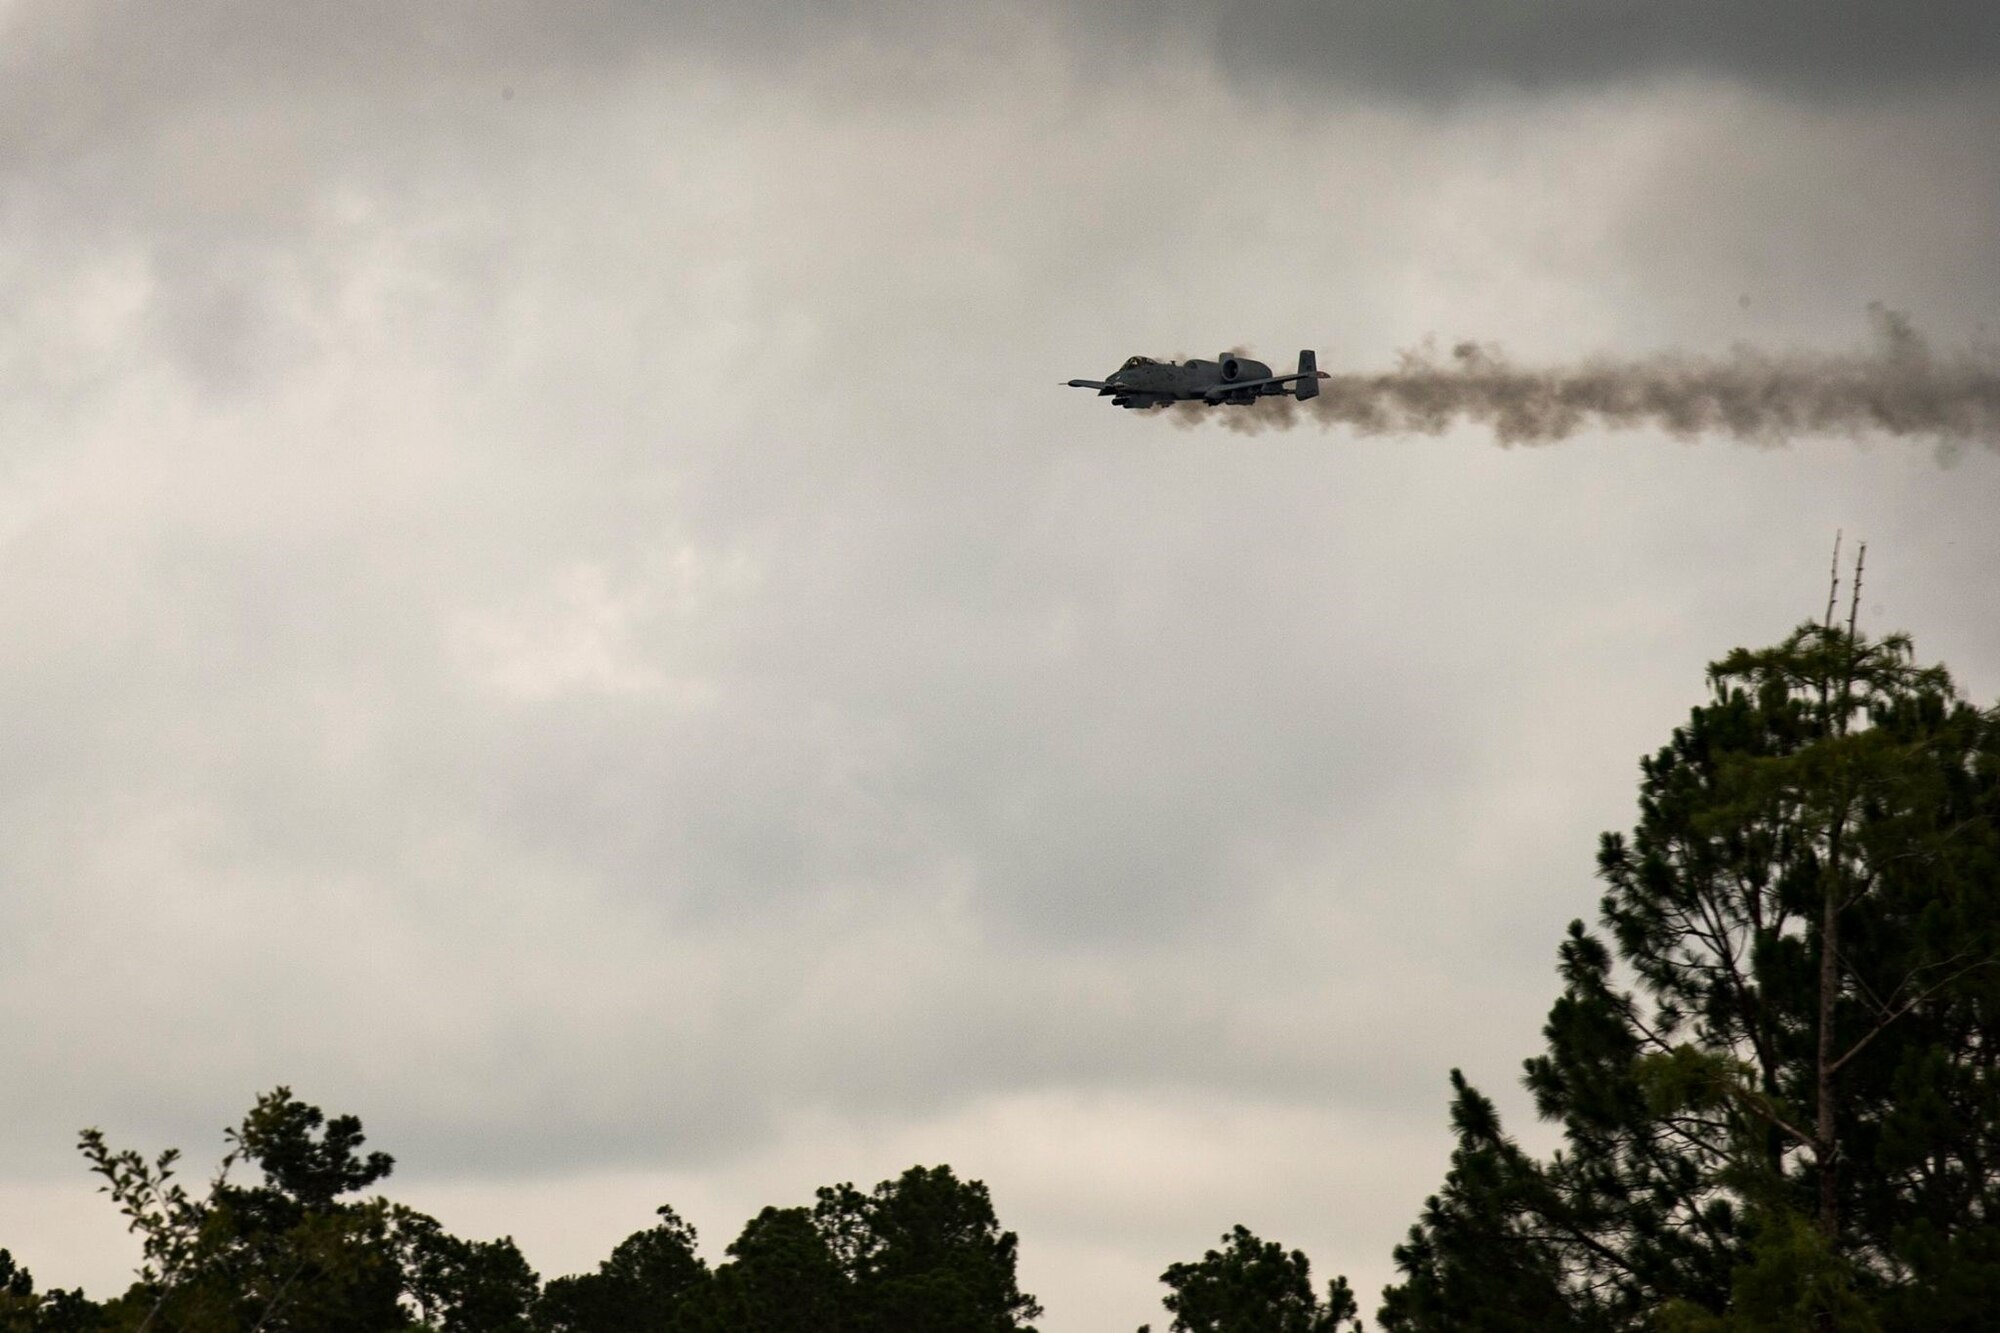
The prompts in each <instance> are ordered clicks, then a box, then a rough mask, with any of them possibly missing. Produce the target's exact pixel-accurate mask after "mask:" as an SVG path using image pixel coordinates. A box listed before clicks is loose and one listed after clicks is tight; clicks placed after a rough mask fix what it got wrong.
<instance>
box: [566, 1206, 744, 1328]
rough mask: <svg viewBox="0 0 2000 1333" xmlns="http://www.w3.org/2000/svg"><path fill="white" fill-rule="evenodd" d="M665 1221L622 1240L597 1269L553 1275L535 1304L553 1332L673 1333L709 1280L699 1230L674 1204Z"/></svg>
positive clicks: (664, 1210) (665, 1211) (665, 1212)
mask: <svg viewBox="0 0 2000 1333" xmlns="http://www.w3.org/2000/svg"><path fill="white" fill-rule="evenodd" d="M659 1216H660V1221H659V1223H658V1224H657V1225H655V1226H652V1227H648V1228H647V1229H646V1230H644V1231H639V1232H634V1233H633V1234H632V1235H630V1236H627V1237H626V1238H625V1239H624V1240H622V1241H619V1242H618V1244H617V1246H616V1247H615V1248H614V1249H613V1250H612V1251H611V1257H610V1258H608V1259H606V1260H604V1261H603V1262H602V1263H600V1264H599V1265H598V1266H597V1271H596V1272H595V1273H584V1274H581V1275H579V1276H576V1277H561V1278H556V1279H554V1280H553V1281H551V1282H550V1283H549V1284H548V1286H547V1288H546V1289H545V1290H544V1291H543V1293H542V1298H541V1301H540V1303H539V1304H538V1305H537V1306H536V1307H535V1327H536V1328H538V1329H545V1330H548V1333H667V1331H668V1330H673V1329H676V1328H677V1327H678V1326H679V1322H678V1321H680V1320H682V1319H684V1318H685V1317H686V1312H687V1309H688V1307H689V1305H690V1303H691V1302H693V1301H694V1300H696V1299H698V1297H699V1293H700V1291H701V1288H702V1287H703V1285H704V1284H705V1283H706V1282H707V1280H708V1265H707V1264H705V1263H703V1262H702V1260H701V1256H699V1255H697V1254H696V1253H695V1230H694V1228H693V1227H692V1226H690V1225H688V1224H687V1223H686V1222H684V1221H682V1220H681V1219H680V1217H679V1216H678V1215H676V1214H675V1212H674V1210H673V1209H671V1208H661V1209H660V1210H659Z"/></svg>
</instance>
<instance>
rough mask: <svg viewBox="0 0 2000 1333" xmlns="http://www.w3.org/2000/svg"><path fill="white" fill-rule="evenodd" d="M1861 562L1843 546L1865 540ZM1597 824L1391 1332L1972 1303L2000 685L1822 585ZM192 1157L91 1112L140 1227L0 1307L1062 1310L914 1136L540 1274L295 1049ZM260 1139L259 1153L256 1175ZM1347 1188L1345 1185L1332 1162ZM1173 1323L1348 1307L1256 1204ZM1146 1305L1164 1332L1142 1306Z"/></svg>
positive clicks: (1991, 1259)
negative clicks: (111, 1127)
mask: <svg viewBox="0 0 2000 1333" xmlns="http://www.w3.org/2000/svg"><path fill="white" fill-rule="evenodd" d="M1857 581H1858V570H1857ZM1709 684H1710V691H1709V697H1708V698H1707V699H1706V701H1705V702H1703V703H1702V704H1700V705H1699V706H1697V707H1695V708H1694V709H1693V710H1692V711H1691V713H1690V715H1689V718H1688V720H1687V722H1686V724H1685V725H1683V726H1681V727H1678V728H1676V729H1675V730H1674V732H1673V733H1672V735H1671V737H1670V739H1669V740H1668V742H1667V743H1666V744H1665V745H1664V746H1663V747H1662V748H1661V749H1660V750H1659V751H1658V752H1657V753H1655V754H1654V755H1652V756H1650V757H1649V758H1646V759H1645V760H1643V761H1642V763H1641V781H1640V786H1639V818H1638V822H1637V824H1636V826H1635V827H1634V828H1633V830H1632V831H1631V833H1630V834H1629V835H1624V834H1606V835H1604V837H1603V840H1602V843H1601V846H1600V849H1599V853H1598V869H1599V874H1600V876H1601V878H1602V880H1603V882H1604V885H1605V891H1604V894H1603V897H1602V900H1601V902H1600V903H1599V908H1598V927H1597V928H1596V929H1594V930H1593V929H1590V928H1587V927H1586V926H1585V925H1584V924H1583V922H1581V921H1578V922H1574V923H1572V924H1571V926H1570V928H1569V930H1568V933H1567V935H1566V936H1565V938H1564V939H1563V940H1562V941H1561V944H1560V947H1559V950H1558V975H1559V980H1560V986H1561V989H1560V993H1559V994H1558V996H1557V998H1556V1000H1555V1003H1554V1005H1553V1007H1552V1008H1551V1009H1550V1011H1549V1017H1548V1021H1547V1024H1546V1026H1545V1027H1544V1029H1543V1035H1544V1038H1545V1042H1546V1044H1545V1048H1544V1049H1543V1051H1542V1052H1541V1053H1540V1054H1538V1055H1535V1056H1534V1057H1533V1058H1531V1059H1529V1060H1527V1061H1526V1062H1525V1065H1524V1083H1525V1085H1526V1087H1527V1089H1528V1091H1529V1092H1530V1093H1531V1094H1532V1096H1533V1099H1534V1103H1535V1108H1536V1110H1537V1112H1538V1113H1539V1115H1540V1116H1541V1117H1542V1118H1543V1119H1544V1120H1547V1121H1550V1122H1553V1123H1554V1124H1555V1125H1557V1126H1559V1127H1560V1130H1561V1135H1562V1147H1561V1148H1560V1149H1559V1150H1557V1151H1556V1152H1554V1153H1553V1154H1551V1155H1550V1156H1549V1157H1547V1158H1546V1159H1543V1158H1538V1157H1536V1156H1535V1155H1533V1154H1531V1153H1528V1152H1527V1151H1525V1150H1523V1149H1522V1148H1521V1147H1520V1146H1519V1145H1518V1144H1517V1143H1516V1142H1515V1140H1514V1139H1512V1138H1511V1137H1509V1135H1508V1134H1507V1133H1506V1131H1505V1129H1504V1127H1503V1126H1502V1124H1501V1121H1500V1117H1499V1114H1498V1112H1497V1111H1496V1109H1495V1106H1494V1103H1493V1102H1492V1101H1491V1100H1490V1099H1489V1098H1487V1097H1486V1096H1484V1095H1483V1094H1482V1093H1480V1092H1479V1090H1478V1089H1476V1088H1474V1087H1473V1086H1471V1085H1470V1084H1469V1083H1468V1082H1467V1081H1466V1080H1465V1079H1464V1078H1463V1077H1462V1076H1461V1075H1460V1074H1459V1073H1458V1072H1457V1071H1456V1070H1454V1071H1452V1074H1451V1088H1452V1096H1451V1101H1450V1122H1451V1127H1452V1131H1453V1133H1454V1135H1455V1138H1456V1147H1455V1150H1454V1151H1453V1153H1452V1157H1451V1165H1450V1169H1449V1172H1448V1174H1447V1175H1446V1177H1445V1179H1444V1181H1443V1183H1442V1185H1441V1187H1440V1188H1439V1189H1438V1191H1437V1193H1435V1194H1434V1195H1432V1196H1431V1197H1430V1198H1429V1199H1428V1200H1426V1201H1425V1203H1424V1205H1423V1208H1422V1210H1421V1214H1420V1216H1419V1218H1418V1219H1417V1221H1416V1223H1415V1225H1414V1226H1412V1227H1411V1229H1410V1232H1409V1235H1408V1237H1407V1239H1406V1240H1405V1241H1404V1243H1403V1244H1401V1245H1399V1246H1398V1247H1397V1248H1396V1250H1395V1261H1396V1266H1397V1271H1398V1277H1397V1280H1396V1281H1395V1282H1394V1283H1392V1284H1391V1285H1390V1286H1389V1287H1388V1288H1387V1289H1386V1290H1385V1291H1384V1292H1383V1293H1382V1299H1381V1304H1380V1307H1379V1309H1378V1311H1377V1312H1376V1319H1377V1320H1378V1321H1379V1323H1380V1325H1381V1326H1382V1327H1383V1328H1384V1329H1387V1330H1389V1331H1390V1333H1445V1331H1446V1330H1453V1331H1457V1330H1523V1331H1525V1330H1537V1331H1543V1330H1555V1331H1557V1333H1563V1331H1573V1333H1614V1331H1623V1330H1634V1331H1636V1330H1642V1329H1643V1330H1665V1331H1667V1333H1732V1331H1735V1330H1752V1329H1756V1330H1799V1331H1800V1333H1806V1331H1808V1330H1811V1331H1814V1333H1817V1331H1819V1330H1830V1329H1838V1330H1858V1331H1859V1330H1892V1329H1926V1330H1967V1331H1968V1333H1970V1330H1976V1329H1986V1328H1990V1327H1993V1326H1994V1319H1995V1312H1996V1311H2000V709H1980V708H1977V707H1975V706H1973V705H1972V704H1970V703H1968V702H1967V701H1966V700H1965V699H1964V698H1963V697H1962V696H1961V694H1960V693H1959V691H1958V689H1957V687H1956V686H1955V685H1954V683H1953V682H1952V680H1951V677H1950V676H1949V675H1948V674H1947V673H1946V672H1945V670H1944V669H1943V668H1941V667H1934V666H1933V667H1921V666H1918V665H1917V664H1916V663H1915V660H1914V654H1913V650H1912V647H1911V644H1910V641H1909V640H1908V638H1906V637H1904V636H1901V635H1891V636H1888V637H1885V638H1881V639H1873V640H1871V639H1869V638H1868V637H1866V636H1865V635H1862V634H1860V633H1859V632H1858V631H1857V630H1856V628H1855V626H1854V623H1853V617H1852V614H1851V613H1850V616H1849V620H1848V624H1847V625H1846V626H1844V627H1843V626H1839V625H1836V624H1835V623H1834V622H1833V615H1832V602H1831V599H1829V609H1828V614H1827V616H1826V617H1825V618H1824V620H1822V621H1820V622H1818V623H1809V624H1806V625H1804V626H1801V627H1800V628H1799V629H1798V630H1796V631H1795V632H1794V633H1792V634H1791V635H1790V636H1789V637H1787V638H1786V639H1785V640H1784V641H1783V642H1781V643H1779V644H1777V645H1776V646H1774V647H1771V648H1766V649H1761V650H1755V651H1752V650H1742V649H1739V650H1737V651H1735V652H1732V653H1730V654H1728V655H1727V656H1726V657H1724V658H1723V659H1722V660H1721V661H1719V662H1716V663H1714V664H1713V665H1712V666H1711V667H1710V668H1709ZM227 1142H228V1151H227V1154H226V1156H225V1157H224V1159H223V1162H222V1166H221V1169H220V1170H219V1171H218V1173H217V1174H216V1176H215V1177H214V1178H213V1179H212V1180H211V1181H209V1182H208V1183H207V1184H206V1186H205V1187H203V1188H200V1189H196V1190H193V1191H190V1190H189V1189H187V1188H186V1187H185V1186H184V1185H183V1184H182V1183H181V1181H180V1179H179V1177H178V1175H177V1171H176V1167H177V1163H178V1160H179V1159H178V1156H177V1154H176V1153H174V1152H173V1151H171V1150H170V1151H168V1152H166V1153H162V1154H161V1155H159V1156H158V1157H157V1158H154V1159H151V1160H148V1159H146V1158H145V1157H143V1156H141V1155H140V1154H139V1153H137V1152H136V1151H133V1150H130V1149H125V1150H114V1149H113V1148H112V1147H111V1146H110V1145H109V1144H108V1143H107V1142H106V1141H105V1139H104V1137H103V1135H102V1134H100V1133H99V1132H98V1131H96V1130H86V1131H85V1132H84V1133H83V1135H82V1140H81V1145H80V1146H81V1149H82V1152H83V1154H84V1156H85V1158H86V1159H87V1161H88V1163H89V1167H90V1170H91V1171H93V1172H95V1173H96V1174H97V1175H98V1176H100V1177H101V1178H102V1181H103V1184H102V1189H103V1190H104V1192H106V1193H107V1194H108V1195H109V1196H110V1199H111V1201H112V1202H113V1203H114V1204H115V1205H116V1206H118V1207H119V1208H120V1209H121V1210H122V1211H123V1213H124V1215H125V1216H126V1218H127V1219H128V1221H129V1223H130V1226H131V1229H132V1230H133V1231H134V1232H135V1233H136V1234H137V1235H138V1237H139V1238H140V1241H141V1246H142V1252H143V1261H142V1265H141V1267H140V1269H139V1271H138V1273H137V1276H136V1280H135V1281H134V1282H133V1283H132V1285H131V1286H130V1287H129V1288H128V1289H127V1290H126V1291H125V1292H123V1293H122V1294H119V1295H116V1296H113V1297H110V1298H108V1299H105V1300H102V1301H97V1300H92V1299H90V1298H88V1297H86V1296H85V1295H84V1293H82V1292H80V1291H61V1290H53V1291H41V1292H38V1291H37V1290H36V1289H35V1286H34V1282H33V1280H32V1278H31V1277H30V1275H29V1274H28V1273H27V1272H26V1271H24V1270H23V1269H21V1268H20V1267H19V1266H18V1265H17V1264H16V1263H15V1261H14V1259H13V1258H12V1257H11V1256H10V1255H9V1254H8V1253H7V1252H6V1251H4V1250H0V1330H8V1331H9V1333H12V1331H15V1330H19V1331H21V1333H27V1331H29V1330H33V1331H35V1333H58V1331H60V1333H83V1331H85V1330H141V1331H149V1330H159V1331H161V1333H165V1331H166V1330H188V1331H190V1333H206V1331H207V1330H217V1331H218V1333H220V1331H222V1330H231V1331H234V1330H273V1331H274V1333H275V1331H276V1330H290V1331H294V1333H313V1331H317V1330H328V1331H329V1333H331V1331H333V1330H378V1329H379V1330H391V1329H400V1330H417V1329H429V1330H444V1331H448V1333H460V1331H465V1333H484V1331H487V1330H493V1331H513V1330H520V1331H522V1333H528V1331H531V1330H533V1331H543V1333H627V1331H628V1330H629V1331H632V1333H639V1331H641V1330H643V1331H645V1333H720V1331H721V1330H768V1331H769V1333H789V1331H791V1330H797V1331H798V1333H806V1331H807V1330H811V1331H812V1333H1000V1331H1001V1330H1028V1329H1031V1328H1032V1326H1033V1321H1034V1320H1035V1319H1037V1318H1039V1317H1040V1316H1041V1314H1042V1309H1041V1306H1040V1304H1039V1303H1038V1302H1037V1301H1036V1300H1035V1298H1034V1297H1033V1296H1031V1295H1029V1294H1027V1293H1025V1292H1023V1291H1022V1290H1021V1289H1020V1287H1019V1285H1018V1282H1017V1278H1016V1271H1015V1269H1016V1249H1017V1242H1016V1237H1015V1235H1014V1233H1013V1232H1010V1231H1006V1230H1003V1229H1002V1228H1001V1226H1000V1223H999V1221H998V1218H997V1216H996V1214H995V1210H994V1207H993V1202H992V1199H991V1197H990V1195H989V1193H988V1191H987V1189H986V1187H985V1186H984V1185H982V1184H981V1183H980V1182H978V1181H964V1180H960V1179H959V1178H958V1177H957V1176H956V1175H955V1174H954V1173H953V1172H952V1170H951V1168H950V1167H948V1166H935V1167H922V1166H916V1167H912V1168H910V1169H909V1170H908V1171H906V1172H904V1173H903V1174H902V1175H901V1176H900V1177H898V1178H897V1179H895V1180H890V1181H884V1182H882V1183H881V1184H879V1185H877V1186H875V1187H874V1189H872V1190H870V1191H867V1192H863V1191H861V1190H858V1189H856V1188H855V1187H854V1186H853V1185H851V1184H841V1185H833V1186H829V1187H827V1188H823V1189H821V1190H819V1191H818V1192H817V1196H816V1198H815V1201H814V1202H813V1203H812V1204H811V1205H810V1206H802V1207H791V1208H775V1207H773V1208H765V1209H764V1210H763V1211H762V1212H760V1213H759V1214H758V1215H757V1216H756V1217H754V1218H752V1219H751V1220H750V1221H749V1222H748V1223H747V1224H746V1225H745V1226H744V1228H743V1231H742V1233H741V1234H740V1235H739V1236H738V1237H737V1238H736V1239H735V1240H734V1241H732V1242H731V1243H730V1244H729V1246H728V1247H727V1250H726V1255H727V1257H726V1259H725V1260H723V1261H722V1262H720V1263H717V1264H716V1265H714V1266H713V1267H711V1266H710V1265H709V1264H707V1263H706V1262H705V1261H704V1260H703V1259H702V1258H701V1257H700V1255H699V1254H698V1253H697V1249H696V1237H695V1232H694V1229H693V1228H692V1227H690V1226H689V1225H688V1224H687V1223H686V1222H685V1221H683V1220H682V1219H681V1218H680V1217H679V1216H677V1215H676V1214H675V1213H674V1211H673V1210H672V1209H671V1208H661V1209H660V1210H659V1212H658V1221H657V1222H656V1223H654V1224H653V1225H652V1226H650V1227H648V1228H646V1229H644V1230H641V1231H638V1232H636V1233H634V1234H633V1235H631V1236H629V1237H628V1238H626V1239H625V1240H624V1241H622V1242H620V1243H619V1244H618V1245H617V1247H616V1248H615V1249H613V1251H612V1252H611V1254H610V1255H609V1256H608V1257H607V1258H605V1259H604V1260H603V1262H601V1263H600V1264H599V1265H598V1266H597V1269H596V1271H594V1272H589V1273H582V1274H575V1275H571V1276H565V1277H555V1278H552V1279H550V1280H547V1281H543V1280H542V1279H541V1278H540V1277H539V1276H538V1275H537V1274H536V1273H535V1271H534V1269H533V1268H532V1267H530V1265H529V1263H528V1261H527V1259H526V1257H525V1256H523V1255H522V1253H521V1252H520V1250H519V1249H518V1248H517V1247H516V1246H515V1244H514V1242H513V1241H512V1240H511V1239H508V1238H504V1237H503V1238H501V1239H498V1240H491V1241H476V1240H464V1239H460V1238H459V1237H456V1236H453V1235H451V1234H450V1233H448V1232H447V1231H446V1230H445V1229H444V1228H443V1227H442V1226H440V1225H439V1223H438V1222H437V1221H436V1220H435V1219H434V1218H431V1217H428V1216H426V1215H425V1214H423V1213H420V1212H417V1211H416V1210H414V1209H410V1208H407V1207H405V1206H403V1205H401V1204H397V1203H393V1202H391V1201H389V1200H388V1199H387V1198H385V1197H383V1196H382V1195H381V1194H380V1193H379V1192H377V1193H369V1192H368V1191H370V1189H371V1187H373V1186H376V1185H378V1184H379V1183H380V1182H381V1181H382V1180H383V1179H385V1178H386V1177H387V1176H388V1175H389V1173H390V1170H391V1167H392V1165H393V1163H392V1161H391V1159H390V1158H389V1157H388V1156H387V1155H385V1154H383V1153H379V1152H367V1153H365V1154H364V1152H363V1145H364V1142H365V1139H364V1136H363V1134H362V1130H361V1123H360V1121H359V1120H358V1119H356V1118H355V1117H353V1116H351V1115H340V1116H332V1117H329V1116H327V1115H325V1114H324V1113H323V1112H321V1111H320V1109H319V1108H317V1107H314V1106H311V1105H308V1104H306V1103H305V1102H302V1101H300V1100H298V1099H297V1098H295V1097H294V1096H293V1095H292V1093H291V1091H290V1090H289V1089H287V1088H283V1087H280V1088H277V1089H275V1090H273V1091H272V1092H270V1093H267V1094H265V1095H264V1096H262V1097H259V1098H258V1099H257V1103H256V1105H255V1106H254V1107H253V1108H252V1109H251V1110H250V1112H249V1114H248V1115H247V1116H246V1117H245V1118H244V1120H243V1122H242V1123H241V1124H240V1125H239V1126H237V1127H236V1128H234V1129H232V1130H230V1131H228V1133H227ZM239 1174H241V1175H252V1174H254V1177H255V1179H254V1180H253V1181H247V1182H240V1181H239V1180H238V1179H237V1177H238V1175H239ZM1330 1202H1331V1201H1330ZM1161 1280H1162V1282H1163V1283H1164V1284H1165V1286H1166V1288H1167V1291H1166V1294H1165V1296H1164V1298H1163V1304H1164V1307H1165V1311H1166V1313H1167V1315H1168V1316H1169V1317H1170V1319H1171V1323H1170V1324H1169V1325H1168V1327H1170V1328H1171V1329H1173V1330H1175V1331H1176V1333H1343V1331H1345V1330H1358V1329H1360V1327H1361V1322H1360V1317H1359V1308H1358V1302H1357V1300H1356V1298H1355V1296H1354V1294H1353V1292H1352V1291H1351V1290H1350V1289H1349V1287H1348V1284H1347V1282H1346V1281H1345V1279H1343V1278H1335V1279H1333V1280H1332V1281H1331V1282H1330V1283H1329V1284H1327V1286H1326V1287H1325V1289H1324V1290H1323V1291H1322V1290H1320V1289H1318V1288H1316V1287H1315V1285H1314V1283H1313V1280H1312V1276H1311V1266H1310V1263H1309V1261H1308V1260H1307V1258H1306V1256H1305V1255H1304V1254H1303V1253H1300V1252H1299V1251H1297V1250H1286V1249H1285V1248H1284V1247H1283V1246H1282V1245H1280V1244H1278V1243H1276V1242H1271V1241H1266V1240H1263V1239H1261V1238H1259V1237H1257V1236H1255V1235H1253V1234H1252V1233H1250V1232H1249V1231H1247V1230H1245V1229H1244V1228H1242V1227H1240V1226H1238V1227H1235V1228H1233V1229H1232V1230H1231V1231H1229V1232H1227V1233H1225V1234H1224V1235H1223V1236H1222V1238H1221V1244H1220V1246H1219V1247H1218V1248H1216V1249H1212V1250H1209V1251H1207V1252H1206V1253H1205V1254H1203V1255H1202V1256H1201V1257H1200V1258H1198V1259H1194V1260H1190V1261H1186V1262H1180V1263H1174V1264H1172V1265H1170V1266H1169V1267H1168V1268H1167V1269H1166V1270H1165V1272H1164V1273H1163V1274H1162V1279H1161ZM1142 1333H1145V1331H1144V1330H1142Z"/></svg>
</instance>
